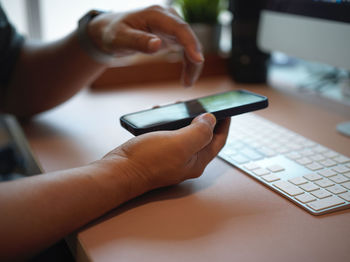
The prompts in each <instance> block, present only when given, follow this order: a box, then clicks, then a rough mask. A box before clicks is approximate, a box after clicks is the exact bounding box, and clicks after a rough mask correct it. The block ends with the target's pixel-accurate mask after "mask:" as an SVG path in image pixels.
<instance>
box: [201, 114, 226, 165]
mask: <svg viewBox="0 0 350 262" xmlns="http://www.w3.org/2000/svg"><path fill="white" fill-rule="evenodd" d="M230 122H231V118H227V119H224V120H221V121H219V122H218V124H217V125H216V127H215V130H214V136H213V139H212V141H211V142H210V144H208V145H207V146H206V147H205V148H204V149H203V150H202V151H200V152H199V155H198V163H197V164H198V165H202V166H206V165H207V164H208V163H209V162H210V161H211V160H212V159H213V158H214V157H216V156H217V154H218V153H219V152H220V150H221V149H222V148H223V147H224V145H225V143H226V139H227V136H228V131H229V128H230Z"/></svg>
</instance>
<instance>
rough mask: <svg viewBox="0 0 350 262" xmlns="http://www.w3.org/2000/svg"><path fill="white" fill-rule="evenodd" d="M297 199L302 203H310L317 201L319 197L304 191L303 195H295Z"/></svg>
mask: <svg viewBox="0 0 350 262" xmlns="http://www.w3.org/2000/svg"><path fill="white" fill-rule="evenodd" d="M295 199H296V200H299V201H300V202H301V203H304V204H305V203H309V202H311V201H315V200H316V199H317V198H316V197H314V196H312V195H310V194H308V193H304V194H301V195H298V196H296V197H295Z"/></svg>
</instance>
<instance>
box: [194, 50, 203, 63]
mask: <svg viewBox="0 0 350 262" xmlns="http://www.w3.org/2000/svg"><path fill="white" fill-rule="evenodd" d="M195 56H196V62H198V63H203V62H204V56H203V54H202V53H200V52H195Z"/></svg>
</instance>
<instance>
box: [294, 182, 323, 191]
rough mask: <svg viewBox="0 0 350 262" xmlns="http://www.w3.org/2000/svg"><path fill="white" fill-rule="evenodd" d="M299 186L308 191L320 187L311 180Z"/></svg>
mask: <svg viewBox="0 0 350 262" xmlns="http://www.w3.org/2000/svg"><path fill="white" fill-rule="evenodd" d="M299 187H300V188H301V189H303V190H304V191H306V192H311V191H314V190H317V189H320V188H319V187H318V186H316V185H315V184H313V183H310V182H308V183H306V184H303V185H300V186H299Z"/></svg>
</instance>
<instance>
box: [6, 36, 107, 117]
mask: <svg viewBox="0 0 350 262" xmlns="http://www.w3.org/2000/svg"><path fill="white" fill-rule="evenodd" d="M105 68H106V66H105V65H102V64H99V63H97V62H94V61H93V60H92V59H90V57H88V55H87V54H86V53H85V52H84V50H82V49H81V48H80V46H79V43H78V39H77V35H76V32H73V33H71V34H70V35H68V36H67V37H65V38H64V39H61V40H59V41H56V42H53V43H50V44H42V43H36V44H35V43H30V42H26V43H25V44H24V46H23V48H22V51H21V54H20V58H19V61H18V62H17V65H16V67H15V72H14V74H13V75H12V79H11V82H10V84H9V86H8V87H7V88H6V90H7V92H6V96H5V97H4V98H3V101H2V102H3V103H2V104H3V105H4V106H3V110H4V111H6V112H10V113H12V114H15V115H17V116H28V115H33V114H36V113H39V112H42V111H45V110H47V109H50V108H52V107H54V106H56V105H58V104H60V103H62V102H64V101H66V100H67V99H69V98H70V97H72V96H73V95H74V94H76V93H77V92H78V91H79V90H80V89H81V88H83V87H84V86H86V85H88V84H89V83H91V81H93V80H94V79H95V78H96V77H97V76H98V75H99V74H100V73H101V72H102V71H103V70H104V69H105Z"/></svg>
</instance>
